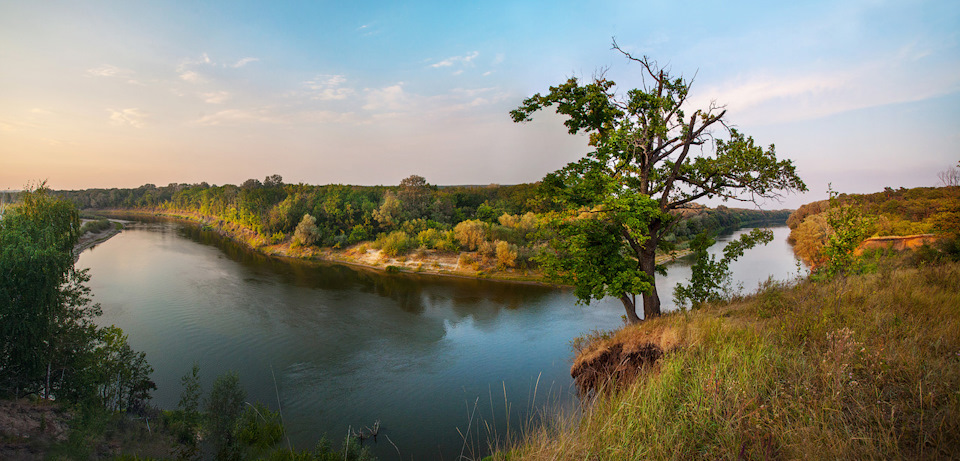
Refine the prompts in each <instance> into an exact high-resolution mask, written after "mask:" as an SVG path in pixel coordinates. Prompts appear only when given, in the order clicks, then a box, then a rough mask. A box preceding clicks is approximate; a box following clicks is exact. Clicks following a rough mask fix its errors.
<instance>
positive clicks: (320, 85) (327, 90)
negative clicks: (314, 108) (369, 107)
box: [303, 74, 354, 101]
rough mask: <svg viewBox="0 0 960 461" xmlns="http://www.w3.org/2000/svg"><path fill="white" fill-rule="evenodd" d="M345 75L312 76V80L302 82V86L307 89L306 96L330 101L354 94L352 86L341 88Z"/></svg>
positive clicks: (344, 81)
mask: <svg viewBox="0 0 960 461" xmlns="http://www.w3.org/2000/svg"><path fill="white" fill-rule="evenodd" d="M346 81H347V79H346V77H344V76H342V75H330V74H321V75H317V76H316V77H314V79H313V80H308V81H306V82H303V86H304V87H305V88H306V89H307V90H309V91H308V92H307V97H309V98H310V99H314V100H319V101H332V100H341V99H346V98H348V97H349V96H351V95H353V94H354V91H353V88H343V87H342V85H343V84H344V83H346Z"/></svg>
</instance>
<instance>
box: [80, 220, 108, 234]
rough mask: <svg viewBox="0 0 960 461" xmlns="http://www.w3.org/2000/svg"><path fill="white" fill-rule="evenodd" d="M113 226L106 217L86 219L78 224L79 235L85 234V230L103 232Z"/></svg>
mask: <svg viewBox="0 0 960 461" xmlns="http://www.w3.org/2000/svg"><path fill="white" fill-rule="evenodd" d="M111 227H113V224H110V221H108V220H106V219H98V220H96V221H87V222H85V223H83V225H82V226H80V235H83V234H86V233H87V232H91V233H94V234H96V233H98V232H103V231H105V230H107V229H110V228H111Z"/></svg>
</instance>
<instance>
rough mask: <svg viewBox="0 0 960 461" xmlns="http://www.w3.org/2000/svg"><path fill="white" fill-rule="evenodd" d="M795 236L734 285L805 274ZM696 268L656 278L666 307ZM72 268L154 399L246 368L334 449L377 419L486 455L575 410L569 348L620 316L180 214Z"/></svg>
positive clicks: (306, 435)
mask: <svg viewBox="0 0 960 461" xmlns="http://www.w3.org/2000/svg"><path fill="white" fill-rule="evenodd" d="M741 232H743V231H737V232H735V233H734V234H732V235H726V236H723V237H721V238H720V239H719V240H720V244H722V243H723V242H724V241H727V240H729V239H730V238H736V236H737V235H739V233H741ZM788 233H789V230H788V229H787V228H786V227H777V228H774V235H775V240H774V242H772V243H770V244H768V245H767V246H764V247H760V248H756V249H753V250H750V251H748V252H747V253H746V254H745V255H744V257H743V258H741V260H740V261H737V262H736V263H735V264H734V265H733V266H732V269H733V272H734V274H735V278H736V279H737V282H738V283H740V284H742V285H743V286H744V287H745V288H746V289H747V290H748V291H749V290H752V289H754V288H755V287H756V286H757V283H759V282H760V281H763V280H766V279H767V277H769V276H771V275H773V276H774V277H775V278H778V279H781V280H783V279H788V278H790V277H793V276H796V275H797V271H798V268H797V264H796V259H795V258H794V256H793V252H792V250H791V248H790V245H789V244H788V243H787V242H786V237H787V234H788ZM711 251H714V252H717V251H719V248H718V246H714V247H713V248H712V249H711ZM689 264H690V263H689V262H688V261H683V260H681V261H677V262H675V263H673V264H671V265H670V266H669V275H668V276H667V277H659V278H658V289H659V292H660V294H661V297H662V301H663V304H664V308H665V309H666V310H670V309H673V302H672V300H671V298H672V292H673V286H674V285H675V284H676V283H677V282H678V281H682V280H685V279H686V278H689V275H690V268H689ZM77 267H79V268H89V269H90V274H91V276H92V279H91V281H90V282H89V286H90V288H91V289H92V292H93V294H94V301H95V302H99V303H100V304H101V305H102V308H103V316H102V317H101V318H100V319H99V320H98V323H100V324H104V325H110V324H115V325H117V326H119V327H120V328H122V329H123V331H124V332H125V333H126V334H127V335H128V336H129V342H130V344H131V346H132V347H133V348H134V349H136V350H139V351H144V352H146V354H147V360H148V361H149V362H150V364H151V365H152V366H153V368H154V370H155V371H154V374H153V380H154V381H155V382H156V383H157V386H158V389H157V390H156V391H155V392H154V398H153V403H154V404H156V405H158V406H160V407H161V408H168V409H169V408H175V407H176V405H177V401H178V400H179V394H180V390H181V387H180V377H181V376H183V375H185V374H187V373H188V372H189V370H190V368H191V366H192V364H193V363H194V362H197V363H199V365H200V370H201V376H202V381H203V385H204V391H205V392H207V391H209V389H210V386H211V384H212V382H213V380H214V379H215V377H216V376H217V375H219V374H222V373H224V372H226V371H228V370H236V371H238V372H239V374H240V380H241V383H242V384H243V386H244V387H245V389H246V391H247V398H248V400H250V401H257V400H259V401H262V402H264V403H265V404H267V405H268V406H270V407H271V408H273V409H277V407H278V405H277V403H278V396H279V402H280V404H281V407H282V414H283V418H284V421H285V423H286V426H287V428H288V431H289V437H290V440H291V442H292V443H293V445H294V446H295V447H296V448H300V449H306V448H312V447H313V446H314V444H315V443H316V441H317V440H318V439H319V438H320V437H321V436H323V435H326V436H327V438H328V439H330V440H331V441H332V442H333V445H334V446H335V447H338V446H339V445H340V443H342V440H343V437H344V436H345V435H346V434H347V431H348V428H349V427H353V428H357V427H364V426H372V425H373V424H374V422H375V421H377V420H379V421H381V432H380V434H381V435H380V437H378V440H377V442H376V443H374V442H373V441H372V440H368V441H366V442H365V445H367V446H370V447H371V448H372V449H373V450H374V452H375V454H377V455H378V456H380V457H381V458H383V459H395V458H396V457H397V452H398V451H399V453H400V454H401V455H402V457H403V459H410V458H414V459H455V458H457V457H458V456H459V455H460V454H461V452H463V453H465V454H472V455H473V456H476V455H478V454H481V453H485V452H486V451H487V449H488V446H487V440H489V439H491V438H496V437H499V438H502V437H503V436H504V434H506V433H507V420H508V414H509V424H510V430H511V431H513V432H514V433H516V431H517V429H518V428H520V427H521V426H522V425H523V423H524V422H526V421H530V420H531V419H532V418H533V417H534V415H536V414H539V413H540V409H542V408H544V407H549V408H556V407H557V406H564V405H571V404H572V403H573V402H575V399H576V397H575V395H574V394H573V390H572V387H571V383H572V380H571V378H570V374H569V370H570V363H571V357H572V352H571V349H570V341H571V340H572V339H573V338H575V337H577V336H580V335H582V334H584V333H586V332H589V331H591V330H597V329H603V330H608V329H614V328H617V327H618V326H620V325H622V319H621V317H622V315H623V307H622V304H621V303H620V302H619V301H618V300H613V299H607V300H603V301H601V302H594V303H592V304H591V305H590V306H581V305H578V304H577V303H576V300H575V298H574V296H573V294H572V292H571V291H570V290H568V289H566V290H565V289H557V288H551V287H544V286H537V285H525V284H515V283H501V282H492V281H488V280H470V279H461V278H452V277H439V276H426V275H411V274H386V273H382V272H375V271H370V270H365V269H359V268H352V267H346V266H341V265H332V264H316V263H305V262H300V261H291V260H284V259H277V258H270V257H266V256H263V255H261V254H258V253H255V252H252V251H249V250H247V249H244V248H242V247H241V246H239V245H237V244H234V243H233V242H231V241H229V240H226V239H224V238H222V237H220V236H218V235H216V234H215V233H213V232H209V231H203V230H201V229H200V228H199V227H197V226H195V225H192V224H187V223H181V222H177V221H159V222H145V221H144V222H136V223H132V224H131V225H129V226H127V228H126V229H125V230H124V231H123V232H122V233H121V234H120V235H117V236H115V237H113V238H112V239H110V240H109V241H107V242H105V243H103V244H100V245H97V246H95V247H93V248H91V249H88V250H86V251H84V252H83V253H82V254H81V255H80V257H79V260H78V262H77ZM468 427H469V431H468V430H467V429H468ZM461 433H463V434H471V435H469V436H466V437H464V436H461ZM387 437H389V441H388V440H386V438H387ZM389 442H392V443H393V444H395V445H396V447H394V446H393V445H392V444H391V443H389Z"/></svg>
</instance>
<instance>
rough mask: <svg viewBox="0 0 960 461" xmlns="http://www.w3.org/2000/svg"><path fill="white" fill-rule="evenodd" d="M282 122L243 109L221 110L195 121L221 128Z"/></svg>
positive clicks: (262, 113) (263, 112)
mask: <svg viewBox="0 0 960 461" xmlns="http://www.w3.org/2000/svg"><path fill="white" fill-rule="evenodd" d="M281 122H282V120H280V119H277V118H276V117H272V116H270V115H269V114H267V113H266V111H262V110H261V111H248V110H241V109H228V110H221V111H220V112H217V113H215V114H210V115H205V116H203V117H200V118H199V119H197V120H194V122H193V123H194V124H195V125H201V126H220V125H237V124H243V123H271V124H276V123H281Z"/></svg>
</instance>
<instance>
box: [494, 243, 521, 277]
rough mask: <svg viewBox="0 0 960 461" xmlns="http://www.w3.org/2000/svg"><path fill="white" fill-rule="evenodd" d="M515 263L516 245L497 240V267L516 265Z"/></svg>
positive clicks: (503, 267)
mask: <svg viewBox="0 0 960 461" xmlns="http://www.w3.org/2000/svg"><path fill="white" fill-rule="evenodd" d="M516 265H517V246H516V245H511V244H509V243H507V242H504V241H503V240H497V268H498V269H501V270H503V269H505V268H507V267H516Z"/></svg>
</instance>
